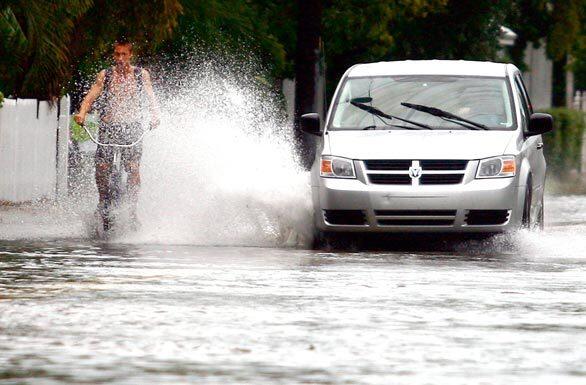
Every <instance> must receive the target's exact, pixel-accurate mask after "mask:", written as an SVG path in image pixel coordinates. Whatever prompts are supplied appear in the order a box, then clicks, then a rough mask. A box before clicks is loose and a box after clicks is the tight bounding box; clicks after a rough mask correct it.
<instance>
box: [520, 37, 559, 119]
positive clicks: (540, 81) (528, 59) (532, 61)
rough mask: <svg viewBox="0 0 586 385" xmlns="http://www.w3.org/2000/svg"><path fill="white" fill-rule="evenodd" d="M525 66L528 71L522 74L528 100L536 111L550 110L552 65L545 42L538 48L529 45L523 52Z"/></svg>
mask: <svg viewBox="0 0 586 385" xmlns="http://www.w3.org/2000/svg"><path fill="white" fill-rule="evenodd" d="M525 64H527V67H528V71H527V72H524V73H523V80H524V81H525V85H526V86H527V91H528V92H529V98H530V99H531V103H532V104H533V108H534V109H536V110H542V109H545V108H550V107H551V103H552V84H553V63H552V61H551V60H549V59H548V58H547V54H546V52H545V42H542V43H541V45H540V46H539V48H536V47H534V46H533V44H531V43H529V45H528V46H527V48H526V50H525Z"/></svg>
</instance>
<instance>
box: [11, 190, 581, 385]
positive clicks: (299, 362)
mask: <svg viewBox="0 0 586 385" xmlns="http://www.w3.org/2000/svg"><path fill="white" fill-rule="evenodd" d="M546 204H547V226H546V230H545V231H544V232H542V233H529V232H521V233H518V234H515V235H512V236H499V237H496V238H495V239H491V240H483V241H479V240H461V241H452V242H449V243H447V244H443V245H442V247H440V248H439V249H438V250H435V251H429V250H428V248H427V247H425V245H421V248H420V249H419V250H418V247H414V249H415V250H411V249H410V250H409V251H401V250H397V249H396V248H395V250H394V249H393V245H389V247H388V250H384V251H361V252H360V251H359V252H344V251H339V252H326V251H320V250H304V249H293V248H278V247H273V248H271V247H248V246H231V247H225V246H214V247H212V246H205V245H199V246H194V245H181V246H179V245H163V244H145V243H143V242H131V241H120V242H114V243H112V242H95V241H91V240H88V239H83V238H79V237H74V238H70V237H67V236H65V235H64V233H62V232H61V231H62V226H61V227H60V228H59V229H56V232H55V233H54V234H53V235H51V232H50V231H48V230H46V228H45V231H43V232H42V233H36V236H35V237H27V236H26V231H29V230H27V226H26V224H23V223H20V224H19V226H21V229H22V231H25V233H22V232H21V233H20V235H21V236H17V235H18V234H16V233H17V232H16V231H13V232H12V233H11V234H10V236H4V237H3V236H2V233H1V232H0V239H4V240H0V384H2V385H7V384H35V385H37V384H188V383H189V384H191V383H198V384H410V385H411V384H584V383H586V369H585V366H584V362H586V348H585V347H584V346H585V345H584V343H583V341H586V238H585V235H586V198H585V197H579V196H578V197H556V198H551V197H550V198H548V199H547V201H546ZM19 215H20V214H18V213H16V214H15V213H14V212H13V213H12V214H11V218H12V219H11V221H12V222H14V223H16V222H18V221H16V220H15V219H14V218H18V217H19ZM23 215H24V214H23ZM6 226H8V225H6ZM10 226H11V227H10V228H12V229H14V226H13V225H10ZM6 228H8V227H4V229H6ZM2 229H3V227H2V226H0V230H2ZM19 231H20V230H19ZM31 231H32V230H31ZM31 238H34V239H31Z"/></svg>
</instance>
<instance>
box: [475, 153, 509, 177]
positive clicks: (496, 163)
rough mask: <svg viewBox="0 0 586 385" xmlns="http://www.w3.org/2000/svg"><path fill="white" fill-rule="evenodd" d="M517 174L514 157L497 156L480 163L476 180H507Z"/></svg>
mask: <svg viewBox="0 0 586 385" xmlns="http://www.w3.org/2000/svg"><path fill="white" fill-rule="evenodd" d="M516 174H517V163H516V161H515V157H514V156H497V157H494V158H488V159H483V160H481V161H480V164H479V165H478V171H477V172H476V178H478V179H486V178H507V177H511V176H515V175H516Z"/></svg>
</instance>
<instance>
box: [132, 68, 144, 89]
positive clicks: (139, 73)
mask: <svg viewBox="0 0 586 385" xmlns="http://www.w3.org/2000/svg"><path fill="white" fill-rule="evenodd" d="M134 78H135V79H136V82H137V84H138V85H139V86H141V87H142V83H143V79H142V67H134Z"/></svg>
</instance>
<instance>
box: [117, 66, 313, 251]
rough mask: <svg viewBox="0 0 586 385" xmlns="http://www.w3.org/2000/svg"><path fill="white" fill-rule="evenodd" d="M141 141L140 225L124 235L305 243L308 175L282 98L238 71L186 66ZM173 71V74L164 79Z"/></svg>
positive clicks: (133, 238)
mask: <svg viewBox="0 0 586 385" xmlns="http://www.w3.org/2000/svg"><path fill="white" fill-rule="evenodd" d="M189 73H192V74H197V75H195V76H193V77H191V78H190V77H189V76H184V75H182V76H181V77H180V79H181V85H180V87H177V86H175V87H173V88H172V89H171V90H166V94H167V95H166V97H164V98H163V100H162V103H161V104H162V105H161V111H162V114H163V116H162V125H161V127H160V128H159V129H158V130H156V131H154V132H153V135H151V136H150V137H148V138H147V139H146V141H145V151H144V155H143V162H142V171H141V173H142V178H143V183H142V185H143V187H142V191H141V197H140V201H139V207H140V211H139V216H140V218H141V222H142V228H141V230H140V231H139V232H138V233H136V234H134V235H132V236H127V237H125V238H124V239H123V240H124V241H137V242H156V243H167V242H170V243H189V244H205V245H210V244H211V245H250V246H271V245H279V244H283V243H286V242H289V243H291V242H293V243H295V244H307V243H308V242H310V241H311V234H312V226H311V200H310V189H309V178H308V174H307V172H304V171H302V170H301V169H300V168H299V167H298V165H297V163H296V160H295V155H294V154H295V152H294V146H293V138H292V131H291V128H290V125H289V124H287V120H286V119H284V118H283V113H282V109H281V108H279V103H278V98H276V97H275V96H274V95H272V94H270V93H269V92H267V91H266V90H264V89H263V87H262V86H258V83H257V82H256V81H255V79H254V78H252V77H249V76H247V74H243V73H242V71H241V72H239V73H237V74H234V73H232V74H230V73H225V72H224V73H219V72H218V71H217V68H214V67H213V66H212V65H210V64H209V63H208V64H201V65H198V66H197V67H195V68H192V69H191V70H190V71H189ZM170 76H172V75H170Z"/></svg>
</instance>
